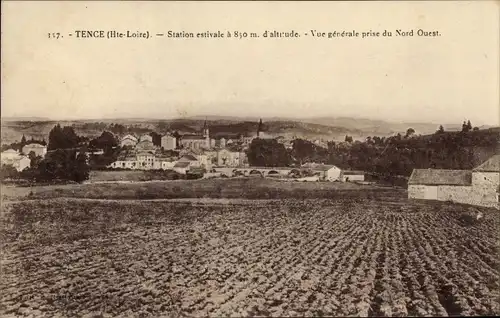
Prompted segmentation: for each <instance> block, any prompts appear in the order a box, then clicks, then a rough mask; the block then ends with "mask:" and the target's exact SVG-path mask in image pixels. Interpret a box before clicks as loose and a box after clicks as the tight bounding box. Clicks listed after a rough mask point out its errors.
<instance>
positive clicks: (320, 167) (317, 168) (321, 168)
mask: <svg viewBox="0 0 500 318" xmlns="http://www.w3.org/2000/svg"><path fill="white" fill-rule="evenodd" d="M333 168H337V167H335V166H334V165H317V166H314V167H312V168H311V169H312V170H315V171H328V170H330V169H333Z"/></svg>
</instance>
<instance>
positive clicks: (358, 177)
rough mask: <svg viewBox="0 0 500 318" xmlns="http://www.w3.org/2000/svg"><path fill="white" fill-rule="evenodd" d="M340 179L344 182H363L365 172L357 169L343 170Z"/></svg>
mask: <svg viewBox="0 0 500 318" xmlns="http://www.w3.org/2000/svg"><path fill="white" fill-rule="evenodd" d="M340 179H341V181H342V182H356V181H358V182H363V181H365V172H364V171H357V170H343V171H342V174H341V177H340Z"/></svg>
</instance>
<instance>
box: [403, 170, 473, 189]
mask: <svg viewBox="0 0 500 318" xmlns="http://www.w3.org/2000/svg"><path fill="white" fill-rule="evenodd" d="M471 183H472V171H469V170H444V169H414V170H413V172H412V174H411V176H410V179H409V180H408V184H409V185H411V184H414V185H416V184H420V185H463V186H465V185H471Z"/></svg>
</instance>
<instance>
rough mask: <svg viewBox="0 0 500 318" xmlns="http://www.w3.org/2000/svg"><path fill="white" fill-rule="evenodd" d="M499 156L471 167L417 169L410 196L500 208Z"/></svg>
mask: <svg viewBox="0 0 500 318" xmlns="http://www.w3.org/2000/svg"><path fill="white" fill-rule="evenodd" d="M499 187H500V155H495V156H493V157H491V158H489V159H488V160H487V161H485V162H483V163H482V164H481V165H479V166H477V167H476V168H474V169H472V171H471V170H446V169H414V170H413V172H412V174H411V176H410V179H409V180H408V198H410V199H424V200H439V201H452V202H458V203H466V204H473V205H479V206H489V207H496V208H498V207H499Z"/></svg>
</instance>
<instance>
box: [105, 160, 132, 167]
mask: <svg viewBox="0 0 500 318" xmlns="http://www.w3.org/2000/svg"><path fill="white" fill-rule="evenodd" d="M111 167H112V168H122V169H137V168H138V166H137V161H131V160H118V161H115V162H113V163H112V164H111Z"/></svg>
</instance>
